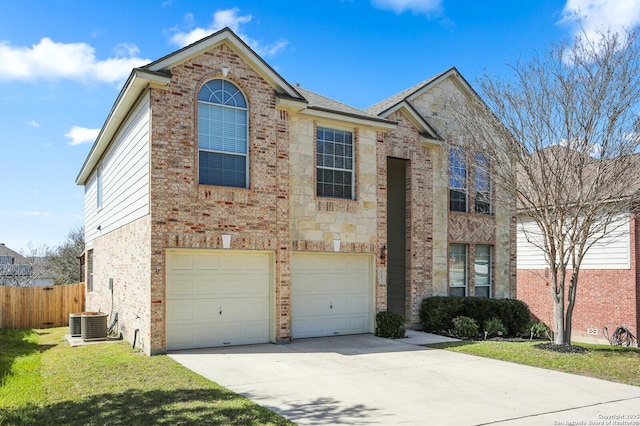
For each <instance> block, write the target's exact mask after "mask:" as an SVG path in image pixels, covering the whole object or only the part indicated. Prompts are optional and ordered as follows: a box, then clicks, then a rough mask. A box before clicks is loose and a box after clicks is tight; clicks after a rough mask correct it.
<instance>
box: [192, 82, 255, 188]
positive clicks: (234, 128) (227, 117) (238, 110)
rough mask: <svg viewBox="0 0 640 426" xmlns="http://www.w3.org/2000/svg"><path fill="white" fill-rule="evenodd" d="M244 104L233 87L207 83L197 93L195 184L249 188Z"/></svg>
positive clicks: (246, 120) (240, 95) (238, 91)
mask: <svg viewBox="0 0 640 426" xmlns="http://www.w3.org/2000/svg"><path fill="white" fill-rule="evenodd" d="M247 122H248V108H247V102H246V100H245V98H244V96H243V95H242V92H240V89H238V88H237V87H236V86H235V85H234V84H233V83H231V82H229V81H227V80H220V79H217V80H211V81H209V82H207V83H206V84H205V85H204V86H202V88H201V89H200V92H199V93H198V168H199V183H201V184H205V185H220V186H233V187H237V188H248V187H249V159H248V155H247V154H248V151H249V149H248V143H247V139H248V138H247V127H248V125H247Z"/></svg>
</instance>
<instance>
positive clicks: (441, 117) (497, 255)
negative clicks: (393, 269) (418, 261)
mask: <svg viewBox="0 0 640 426" xmlns="http://www.w3.org/2000/svg"><path fill="white" fill-rule="evenodd" d="M461 93H462V91H461V88H460V87H459V86H458V85H457V84H456V83H455V82H454V81H453V80H452V79H446V80H444V81H442V82H440V83H439V84H438V85H436V86H435V87H432V88H431V89H430V90H429V91H427V92H425V93H423V94H421V95H420V96H418V97H416V98H415V99H413V100H412V101H411V104H412V105H413V107H414V108H415V109H416V110H417V111H418V112H419V113H420V114H421V115H422V116H423V117H425V118H426V119H427V120H428V121H429V123H430V124H431V125H432V126H433V127H434V128H435V129H436V130H437V131H438V133H439V134H440V135H441V136H443V137H445V138H447V139H448V140H461V141H462V142H464V138H465V137H466V135H464V134H462V135H459V134H457V133H456V132H455V130H454V129H455V126H450V125H449V122H450V121H451V120H453V118H452V117H451V115H450V113H449V112H448V110H447V107H448V102H447V101H448V99H450V98H451V97H454V96H460V95H461ZM463 96H464V95H463ZM445 145H446V144H445ZM437 155H438V159H437V163H436V164H438V166H439V167H437V168H436V170H435V172H434V212H435V214H434V223H435V224H436V225H435V226H434V230H435V232H439V231H441V230H442V229H447V232H446V234H445V235H440V234H438V235H436V234H434V236H433V238H434V265H433V268H434V284H433V295H446V294H448V263H447V260H448V243H463V244H469V252H470V253H469V258H468V259H467V261H468V264H470V265H472V264H473V261H474V257H473V254H474V250H473V247H474V245H475V244H491V245H493V246H494V258H493V263H494V265H493V266H494V268H493V270H494V281H493V297H498V298H506V297H508V298H515V297H516V269H515V267H516V228H515V221H514V219H513V216H512V213H511V212H512V211H513V209H512V207H513V206H505V205H497V204H496V205H494V214H493V215H480V214H474V213H449V183H448V181H449V179H448V162H449V158H448V152H447V150H446V149H441V150H439V152H438V153H437ZM467 174H468V177H469V178H468V182H469V183H470V185H472V182H473V179H472V177H473V162H472V161H468V168H467ZM493 190H494V191H496V190H499V189H497V188H493ZM473 203H474V199H473V191H472V190H471V188H469V206H470V211H471V209H472V208H473V205H474V204H473ZM443 212H446V213H447V216H448V217H447V218H444V217H443V216H442V213H443ZM443 219H445V220H444V221H443ZM445 224H446V226H445ZM469 280H470V282H469V287H470V290H471V293H470V295H473V294H474V293H473V274H472V273H469Z"/></svg>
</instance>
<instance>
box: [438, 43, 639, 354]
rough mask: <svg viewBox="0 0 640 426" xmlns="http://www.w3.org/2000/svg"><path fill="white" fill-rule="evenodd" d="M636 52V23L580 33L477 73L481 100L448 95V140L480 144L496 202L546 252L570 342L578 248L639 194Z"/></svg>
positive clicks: (558, 337)
mask: <svg viewBox="0 0 640 426" xmlns="http://www.w3.org/2000/svg"><path fill="white" fill-rule="evenodd" d="M639 53H640V52H639V50H638V42H637V34H636V33H634V32H630V31H628V32H626V33H624V34H616V33H611V32H606V33H601V34H600V35H599V38H598V39H597V40H594V39H589V38H587V37H586V36H585V35H583V36H581V37H577V38H576V39H575V40H574V42H573V44H571V45H568V44H560V45H556V46H553V47H552V48H551V49H549V51H548V52H546V53H543V54H535V55H534V56H533V58H532V59H530V60H527V61H524V62H522V61H518V62H516V63H515V64H513V65H511V66H510V69H511V71H512V73H511V75H510V76H509V77H505V78H490V77H488V76H485V77H483V79H481V81H480V88H481V97H482V100H481V99H480V97H478V98H473V99H472V98H467V99H464V100H461V99H458V100H455V99H452V100H451V108H449V109H450V114H452V115H453V116H454V117H455V122H457V125H458V126H459V127H457V128H450V129H449V143H450V144H451V145H454V144H455V143H456V142H458V141H459V140H460V141H461V142H463V143H464V144H465V145H466V146H467V147H468V148H467V149H470V150H472V151H474V152H476V153H481V155H482V156H483V157H484V159H485V160H486V161H483V162H481V163H484V164H487V165H488V167H489V169H490V173H491V176H492V182H493V186H494V188H493V189H494V191H493V196H494V198H495V200H494V202H495V203H503V204H505V205H509V203H511V205H512V206H513V202H514V200H515V202H516V204H517V213H518V218H520V220H521V223H520V224H519V225H520V226H521V228H520V229H521V230H522V232H524V234H525V235H526V238H527V240H528V241H529V242H530V243H531V244H533V245H535V246H536V247H537V248H539V249H540V250H541V251H542V252H543V253H544V255H545V260H546V263H547V268H548V271H549V280H550V286H549V287H550V288H551V292H552V294H551V297H552V299H553V304H554V336H555V337H554V339H555V343H556V344H571V321H572V314H573V310H574V307H575V304H576V296H577V290H578V277H579V273H580V268H581V264H582V261H583V259H584V257H585V254H587V252H588V251H589V249H590V248H591V247H593V245H594V244H597V243H598V242H599V241H601V240H602V239H603V238H606V237H607V236H610V235H611V234H612V233H614V232H617V230H618V229H619V228H620V227H621V226H622V225H623V224H624V220H623V219H622V217H626V220H627V223H628V220H629V217H630V216H631V214H632V213H633V209H634V205H635V204H634V203H635V202H636V201H637V200H638V192H639V191H638V190H639V188H640V181H639V180H640V173H638V170H639V167H640V159H639V158H638V154H637V152H638V147H639V141H640V139H639V137H638V127H639V123H640V122H639V120H638V113H639V112H640V109H639V107H640V55H639ZM454 135H455V136H454ZM460 135H466V136H460ZM476 167H481V164H476ZM525 225H527V226H525ZM565 301H566V303H565Z"/></svg>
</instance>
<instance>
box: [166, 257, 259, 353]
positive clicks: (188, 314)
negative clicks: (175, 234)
mask: <svg viewBox="0 0 640 426" xmlns="http://www.w3.org/2000/svg"><path fill="white" fill-rule="evenodd" d="M270 259H271V257H270V255H269V253H251V252H232V253H225V252H219V251H212V250H168V251H167V289H166V291H167V349H169V350H170V349H189V348H204V347H212V346H223V345H243V344H250V343H265V342H268V341H269V283H270V277H271V268H270V265H271V261H270Z"/></svg>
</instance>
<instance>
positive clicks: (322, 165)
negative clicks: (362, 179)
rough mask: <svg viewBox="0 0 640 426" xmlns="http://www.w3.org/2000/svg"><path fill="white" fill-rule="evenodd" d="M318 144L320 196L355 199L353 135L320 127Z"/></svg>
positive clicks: (317, 161) (318, 191)
mask: <svg viewBox="0 0 640 426" xmlns="http://www.w3.org/2000/svg"><path fill="white" fill-rule="evenodd" d="M316 144H317V150H316V166H317V176H318V181H317V193H318V196H319V197H335V198H348V199H353V198H354V197H353V187H354V173H353V133H351V132H346V131H343V130H334V129H327V128H324V127H318V128H317V131H316Z"/></svg>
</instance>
